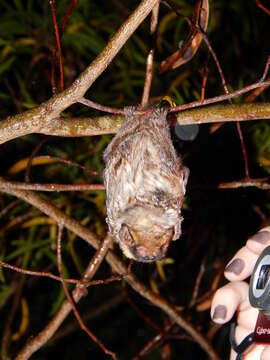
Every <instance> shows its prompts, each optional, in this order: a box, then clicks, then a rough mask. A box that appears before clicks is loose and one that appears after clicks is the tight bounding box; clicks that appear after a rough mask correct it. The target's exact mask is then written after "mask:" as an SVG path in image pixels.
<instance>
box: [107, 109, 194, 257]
mask: <svg viewBox="0 0 270 360" xmlns="http://www.w3.org/2000/svg"><path fill="white" fill-rule="evenodd" d="M135 110H136V108H134V107H129V108H126V111H125V113H126V116H125V121H124V123H123V125H122V127H121V129H120V130H119V132H118V133H117V135H116V136H115V137H114V139H113V140H112V141H111V143H110V144H109V145H108V147H107V149H106V151H105V152H104V161H105V165H106V167H105V170H104V183H105V187H106V192H107V201H106V205H107V219H106V220H107V223H108V226H109V231H110V233H111V234H112V236H113V237H114V239H115V240H116V241H117V242H118V243H119V245H120V247H121V249H122V250H123V252H124V254H125V255H126V256H127V257H129V258H132V259H135V260H137V261H142V262H151V261H155V260H158V259H160V258H162V257H163V256H164V255H165V254H166V251H167V248H168V245H169V243H170V241H171V240H176V239H177V238H178V237H179V236H180V233H181V221H182V217H181V206H182V202H183V198H184V194H185V188H186V182H187V178H188V174H189V171H188V169H187V168H186V167H184V166H183V165H182V162H181V160H180V158H179V157H178V156H177V155H176V152H175V149H174V147H173V145H172V141H171V137H170V132H169V128H168V125H167V121H166V115H167V110H166V109H164V108H160V107H158V106H155V107H153V108H152V109H148V110H147V111H146V113H145V114H143V115H135V114H134V112H135Z"/></svg>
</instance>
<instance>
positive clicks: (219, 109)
mask: <svg viewBox="0 0 270 360" xmlns="http://www.w3.org/2000/svg"><path fill="white" fill-rule="evenodd" d="M191 104H192V103H191ZM198 104H200V105H204V103H203V104H201V103H199V102H198ZM198 104H197V106H198ZM186 105H189V104H186ZM186 105H184V106H186ZM176 116H177V122H178V123H179V125H190V124H207V123H215V122H221V121H223V122H232V121H251V120H261V119H270V103H257V104H256V103H253V104H233V105H212V106H207V107H203V108H196V109H191V110H185V111H181V112H179V113H178V114H177V115H176ZM123 120H124V117H123V116H121V115H105V116H100V117H94V118H91V117H89V118H63V119H60V118H56V119H54V120H53V123H52V122H48V123H46V124H43V125H42V126H36V125H33V124H32V123H29V121H28V119H27V118H23V116H22V118H18V117H14V118H10V119H6V120H3V121H2V122H0V144H3V143H5V142H6V141H9V140H12V139H15V138H17V137H20V136H23V135H26V134H32V133H39V134H46V135H53V136H64V137H80V136H95V135H103V134H115V133H117V131H118V130H119V129H120V127H121V125H122V122H123ZM15 128H16V129H17V131H14V129H15Z"/></svg>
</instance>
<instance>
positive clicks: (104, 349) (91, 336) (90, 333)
mask: <svg viewBox="0 0 270 360" xmlns="http://www.w3.org/2000/svg"><path fill="white" fill-rule="evenodd" d="M62 234H63V226H62V225H58V236H57V265H58V271H59V274H60V278H61V279H62V286H63V289H64V292H65V294H66V297H67V300H68V302H69V304H70V306H71V307H72V310H73V313H74V315H75V317H76V319H77V321H78V323H79V325H80V328H81V329H82V330H84V331H85V332H86V334H87V335H88V336H89V337H90V339H92V340H93V341H94V342H95V343H96V344H97V345H98V346H99V347H100V348H101V349H102V350H103V351H104V353H105V354H107V355H109V356H111V357H112V358H113V359H116V355H115V353H113V352H112V351H110V350H108V349H107V348H106V347H105V345H104V344H103V343H102V342H101V341H100V340H99V339H98V338H97V337H96V336H95V335H94V334H93V333H92V331H91V330H89V328H88V327H87V326H86V325H85V323H84V321H83V320H82V318H81V315H80V314H79V312H78V310H77V307H76V305H75V301H74V299H73V297H72V296H71V295H70V293H69V291H68V287H67V285H66V283H65V281H64V278H63V271H62V256H61V241H62ZM102 246H103V243H101V245H100V247H102ZM105 246H106V245H105ZM105 255H106V253H105V254H104V256H105Z"/></svg>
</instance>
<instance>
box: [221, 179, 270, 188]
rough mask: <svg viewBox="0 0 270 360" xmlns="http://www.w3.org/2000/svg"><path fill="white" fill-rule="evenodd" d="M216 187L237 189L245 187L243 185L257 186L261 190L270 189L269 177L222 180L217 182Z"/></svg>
mask: <svg viewBox="0 0 270 360" xmlns="http://www.w3.org/2000/svg"><path fill="white" fill-rule="evenodd" d="M217 187H218V189H237V188H241V187H243V188H245V187H257V188H258V189H262V190H269V189H270V179H269V178H262V179H243V180H238V181H231V182H224V183H220V184H218V186H217Z"/></svg>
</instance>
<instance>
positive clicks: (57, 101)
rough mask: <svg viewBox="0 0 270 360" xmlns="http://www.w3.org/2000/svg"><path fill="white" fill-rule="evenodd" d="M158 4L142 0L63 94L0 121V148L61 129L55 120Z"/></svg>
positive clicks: (155, 0)
mask: <svg viewBox="0 0 270 360" xmlns="http://www.w3.org/2000/svg"><path fill="white" fill-rule="evenodd" d="M157 2H158V0H142V1H141V3H140V4H139V6H138V7H137V8H136V9H135V10H134V12H133V13H132V14H131V15H130V16H129V18H128V19H127V20H126V21H125V22H124V23H123V24H122V26H121V27H120V28H119V29H118V31H117V32H116V33H115V34H114V35H113V36H112V37H111V38H110V39H109V41H108V43H107V45H106V46H105V48H104V49H103V51H102V52H101V53H100V54H99V55H98V56H97V57H96V58H95V60H94V61H93V62H92V63H91V64H90V65H89V66H88V67H87V68H86V69H85V70H84V71H83V72H82V73H81V74H80V76H79V77H78V78H77V79H76V80H75V81H74V82H73V84H72V85H71V86H70V87H68V88H67V89H66V90H65V91H63V92H61V93H60V94H58V95H55V96H53V97H52V98H51V99H50V100H48V101H46V102H44V103H42V104H41V105H40V106H38V107H36V108H34V109H31V110H28V111H26V112H24V113H22V114H18V115H15V116H11V117H8V118H7V119H5V120H4V121H2V122H1V123H0V124H1V125H0V144H1V143H4V142H5V141H8V140H11V139H14V138H16V137H18V136H22V135H26V134H30V133H35V132H39V133H40V132H41V133H45V132H42V131H41V129H42V128H50V129H51V130H53V128H54V126H55V125H56V126H59V127H61V126H60V122H61V121H60V119H58V124H55V123H56V122H57V121H56V120H55V118H59V115H60V114H61V112H62V111H63V110H65V109H67V108H68V107H69V106H70V105H72V104H74V103H76V102H77V101H78V100H79V99H81V98H82V97H83V96H84V94H85V93H86V91H87V90H88V89H89V88H90V86H91V85H92V84H93V82H94V81H95V80H96V79H97V78H98V77H99V76H100V75H101V74H102V73H103V71H104V70H105V69H106V68H107V67H108V65H109V64H110V63H111V61H112V60H113V58H114V57H115V56H116V55H117V53H118V52H119V51H120V50H121V48H122V47H123V45H124V44H125V43H126V41H127V40H128V39H129V37H130V36H131V35H132V34H133V33H134V31H135V30H136V29H137V27H138V26H139V25H140V24H141V23H142V22H143V20H144V19H145V18H146V17H147V15H148V14H149V13H150V12H151V11H152V9H153V7H154V6H155V5H156V3H157ZM3 123H8V124H9V126H4V129H3ZM62 136H63V135H62ZM69 136H70V135H69Z"/></svg>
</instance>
